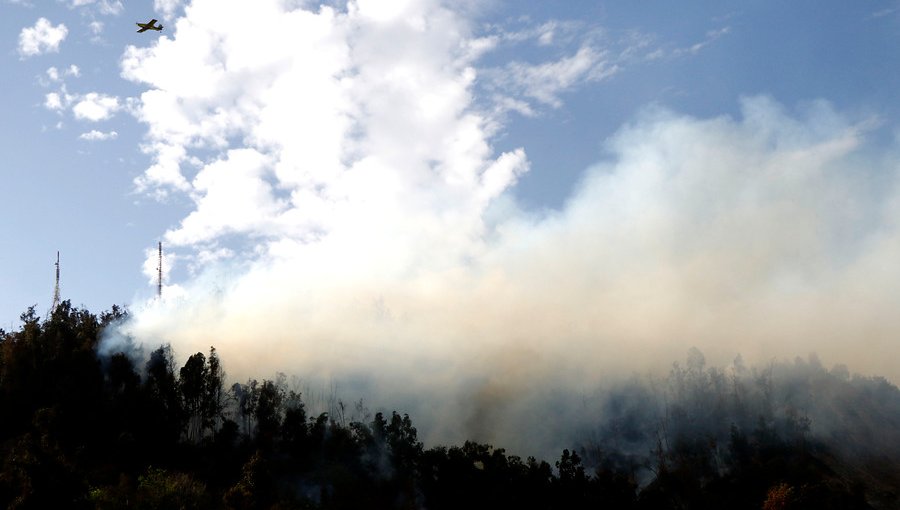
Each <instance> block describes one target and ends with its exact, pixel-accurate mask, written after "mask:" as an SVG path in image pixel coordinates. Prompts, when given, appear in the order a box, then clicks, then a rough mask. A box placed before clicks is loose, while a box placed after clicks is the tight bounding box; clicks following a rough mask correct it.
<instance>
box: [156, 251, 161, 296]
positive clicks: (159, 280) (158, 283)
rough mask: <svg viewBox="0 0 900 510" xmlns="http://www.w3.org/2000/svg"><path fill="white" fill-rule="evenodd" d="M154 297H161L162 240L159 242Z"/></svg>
mask: <svg viewBox="0 0 900 510" xmlns="http://www.w3.org/2000/svg"><path fill="white" fill-rule="evenodd" d="M156 272H157V273H156V274H157V277H156V297H158V298H160V299H162V241H160V242H159V265H158V266H156Z"/></svg>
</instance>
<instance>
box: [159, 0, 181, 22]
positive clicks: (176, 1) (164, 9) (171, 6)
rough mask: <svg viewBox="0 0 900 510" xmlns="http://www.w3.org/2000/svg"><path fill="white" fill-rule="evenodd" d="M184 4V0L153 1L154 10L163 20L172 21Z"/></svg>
mask: <svg viewBox="0 0 900 510" xmlns="http://www.w3.org/2000/svg"><path fill="white" fill-rule="evenodd" d="M183 3H184V1H183V0H153V10H154V11H155V12H158V13H160V14H162V17H163V19H172V18H173V17H174V16H175V14H176V13H177V12H178V9H180V8H181V5H182V4H183Z"/></svg>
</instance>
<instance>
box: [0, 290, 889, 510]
mask: <svg viewBox="0 0 900 510" xmlns="http://www.w3.org/2000/svg"><path fill="white" fill-rule="evenodd" d="M125 315H126V314H125V313H124V312H123V311H122V310H120V309H118V308H116V307H113V309H112V311H110V312H106V313H102V314H100V316H99V317H98V316H95V315H93V314H91V313H89V312H88V311H86V310H79V309H77V308H73V307H72V306H71V304H70V303H69V302H63V303H62V304H61V305H60V306H59V307H58V308H57V309H56V310H55V311H54V312H53V313H52V314H51V316H50V317H49V318H47V319H46V320H42V319H41V318H39V317H38V316H37V315H36V314H35V311H34V309H29V310H28V311H27V312H26V313H24V314H23V315H22V324H21V326H20V328H19V330H18V331H14V332H5V331H3V330H0V508H17V509H18V508H22V509H25V508H103V509H117V508H141V509H143V508H160V509H161V508H197V509H200V508H235V509H256V508H266V509H268V508H279V509H289V508H323V509H324V508H428V509H455V508H545V509H550V508H560V509H563V508H564V509H570V508H635V509H638V508H640V509H644V508H648V509H649V508H653V509H655V508H672V509H675V508H679V509H681V508H734V509H745V508H746V509H760V508H764V509H801V508H816V509H830V508H834V509H837V508H841V509H856V508H860V509H863V508H872V507H873V506H874V507H876V508H896V507H897V504H898V501H900V500H898V498H897V489H898V487H900V471H898V466H900V459H898V453H900V438H898V437H897V436H896V434H897V431H898V430H900V427H898V425H900V419H898V417H900V392H898V390H897V388H896V387H895V386H893V385H891V384H889V383H888V382H887V381H885V380H883V379H878V378H860V377H853V378H851V377H850V376H849V374H847V373H845V370H843V369H840V368H836V369H834V370H831V371H828V370H825V369H823V368H822V367H821V366H818V365H817V363H815V362H797V363H795V365H794V366H792V367H782V368H784V370H780V371H779V373H780V374H783V375H782V376H776V375H774V372H775V368H776V367H775V366H774V365H773V366H772V367H769V368H768V369H767V370H763V371H756V370H751V369H745V368H743V367H741V366H737V365H736V367H733V368H732V369H731V370H730V371H729V372H726V371H720V370H717V369H714V368H709V369H708V368H706V367H705V366H704V362H703V358H702V355H701V354H700V353H699V352H697V351H692V352H691V353H690V355H689V357H688V362H687V365H686V366H685V367H683V368H682V367H680V366H679V365H675V367H674V368H673V370H672V373H671V375H670V376H669V377H668V378H667V379H665V380H664V381H656V382H655V383H653V382H651V383H647V382H640V381H635V382H632V383H628V384H624V385H622V386H621V387H620V388H618V389H617V390H615V391H609V392H607V393H605V394H604V397H603V399H602V400H603V404H602V405H600V406H599V407H598V411H597V412H598V415H597V417H596V420H595V423H594V426H593V427H592V428H591V429H590V430H585V431H583V432H584V438H585V439H584V441H582V442H581V444H579V445H573V448H572V449H567V450H564V451H562V452H561V456H560V457H559V459H558V460H555V461H554V462H553V465H551V464H550V463H548V462H545V461H542V460H537V459H534V458H528V459H522V458H519V457H517V456H515V455H510V454H507V452H505V451H504V450H503V449H501V448H496V447H493V446H490V445H486V444H478V443H475V442H466V443H465V444H463V445H459V446H449V447H448V446H434V447H431V448H425V447H424V446H423V444H422V443H421V442H420V441H419V440H418V439H417V431H416V428H415V426H414V425H413V422H412V420H411V418H410V417H409V416H407V415H403V414H399V413H397V412H393V413H391V414H390V416H387V415H386V414H382V413H376V414H375V415H374V416H371V415H369V414H368V413H366V412H365V411H364V408H363V406H362V404H360V405H359V409H360V412H359V413H354V416H353V417H351V418H350V419H347V417H346V416H345V415H344V413H343V412H339V413H330V414H329V413H321V414H318V415H315V416H307V410H306V407H305V405H304V402H303V400H302V399H301V395H300V394H298V393H297V392H294V391H290V390H288V388H287V387H286V384H285V383H284V380H283V379H280V378H276V379H275V380H263V381H262V382H258V381H255V380H251V381H248V382H247V383H245V384H232V385H229V384H226V379H225V372H224V370H223V361H222V360H220V359H219V357H218V355H217V354H216V351H215V349H214V348H211V349H210V351H209V352H208V353H207V354H204V353H196V354H194V355H193V356H191V357H190V358H189V359H188V360H187V362H186V363H185V364H184V366H182V367H176V366H175V363H174V361H173V353H172V352H171V349H169V348H168V347H166V346H162V347H160V348H158V349H157V350H155V351H153V352H151V353H149V354H148V355H146V356H145V357H143V356H142V357H141V358H140V359H139V360H138V359H136V358H133V357H130V356H129V355H126V354H125V353H112V354H111V355H99V354H98V345H99V339H100V337H101V334H102V332H103V330H104V328H108V327H110V326H111V325H113V324H115V323H116V322H117V321H120V320H123V319H124V318H125ZM823 395H824V397H823ZM820 397H821V398H820ZM822 402H824V404H823V403H822ZM340 409H341V410H343V405H341V406H340ZM547 412H548V413H550V412H552V411H550V410H548V411H547ZM848 416H849V417H850V418H847V417H848ZM816 420H820V421H821V422H822V424H827V426H825V425H822V426H820V425H819V424H817V422H816ZM879 431H886V432H884V433H880V432H879ZM873 434H876V435H878V437H873ZM892 434H893V435H892Z"/></svg>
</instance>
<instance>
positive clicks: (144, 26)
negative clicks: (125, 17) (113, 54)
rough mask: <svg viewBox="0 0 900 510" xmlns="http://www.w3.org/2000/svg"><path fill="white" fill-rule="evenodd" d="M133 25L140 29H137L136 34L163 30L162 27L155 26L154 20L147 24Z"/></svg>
mask: <svg viewBox="0 0 900 510" xmlns="http://www.w3.org/2000/svg"><path fill="white" fill-rule="evenodd" d="M135 25H137V26H139V27H141V28H140V29H138V33H140V32H146V31H147V30H156V31H157V32H159V31H161V30H162V29H163V26H162V25H157V24H156V20H155V19H151V20H150V21H149V22H147V23H135Z"/></svg>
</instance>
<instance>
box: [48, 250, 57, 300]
mask: <svg viewBox="0 0 900 510" xmlns="http://www.w3.org/2000/svg"><path fill="white" fill-rule="evenodd" d="M58 306H59V252H58V251H57V252H56V284H55V285H54V286H53V304H52V305H50V313H53V312H54V311H55V310H56V307H58Z"/></svg>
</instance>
